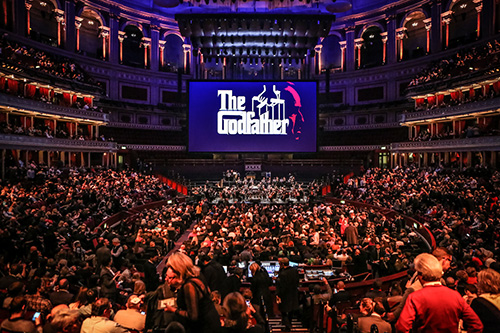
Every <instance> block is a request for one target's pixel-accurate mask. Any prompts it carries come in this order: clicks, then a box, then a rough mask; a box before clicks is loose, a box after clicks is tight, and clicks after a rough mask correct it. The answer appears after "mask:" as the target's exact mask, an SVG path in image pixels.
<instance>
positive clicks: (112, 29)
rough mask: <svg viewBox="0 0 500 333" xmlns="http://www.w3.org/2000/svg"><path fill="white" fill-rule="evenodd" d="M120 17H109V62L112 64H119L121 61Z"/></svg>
mask: <svg viewBox="0 0 500 333" xmlns="http://www.w3.org/2000/svg"><path fill="white" fill-rule="evenodd" d="M118 23H119V17H118V16H117V15H116V14H114V13H111V14H110V17H109V61H110V62H111V63H112V64H118V60H119V59H120V57H119V56H120V48H121V42H120V43H119V41H120V31H119V29H120V28H119V25H118Z"/></svg>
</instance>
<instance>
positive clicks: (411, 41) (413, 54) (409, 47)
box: [403, 12, 427, 60]
mask: <svg viewBox="0 0 500 333" xmlns="http://www.w3.org/2000/svg"><path fill="white" fill-rule="evenodd" d="M424 20H425V15H424V14H423V13H422V12H414V13H411V14H410V15H408V16H407V17H406V19H405V22H404V27H405V28H406V37H407V38H405V39H404V42H403V43H404V44H403V45H404V46H403V59H405V60H406V59H414V58H418V57H421V56H423V55H425V54H426V52H427V49H426V48H427V30H426V29H425V23H424Z"/></svg>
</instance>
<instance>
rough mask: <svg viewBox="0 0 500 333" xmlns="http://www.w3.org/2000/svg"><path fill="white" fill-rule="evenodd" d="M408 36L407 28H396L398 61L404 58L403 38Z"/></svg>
mask: <svg viewBox="0 0 500 333" xmlns="http://www.w3.org/2000/svg"><path fill="white" fill-rule="evenodd" d="M405 36H406V28H405V27H401V28H398V29H396V39H397V41H398V61H402V60H403V55H404V54H403V51H404V45H403V39H404V38H405Z"/></svg>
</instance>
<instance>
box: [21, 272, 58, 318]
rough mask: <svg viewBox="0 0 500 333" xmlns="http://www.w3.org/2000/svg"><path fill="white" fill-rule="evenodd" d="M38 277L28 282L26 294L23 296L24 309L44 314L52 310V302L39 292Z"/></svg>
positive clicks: (39, 282) (39, 283)
mask: <svg viewBox="0 0 500 333" xmlns="http://www.w3.org/2000/svg"><path fill="white" fill-rule="evenodd" d="M40 291H41V281H40V279H37V280H33V281H30V282H28V286H27V293H28V294H27V295H25V296H24V298H25V299H26V302H27V304H26V305H27V306H26V309H27V310H31V311H36V312H41V313H42V314H43V315H44V316H46V315H48V314H49V312H50V310H52V303H51V302H50V300H48V299H47V298H45V297H44V296H43V295H42V294H41V292H40Z"/></svg>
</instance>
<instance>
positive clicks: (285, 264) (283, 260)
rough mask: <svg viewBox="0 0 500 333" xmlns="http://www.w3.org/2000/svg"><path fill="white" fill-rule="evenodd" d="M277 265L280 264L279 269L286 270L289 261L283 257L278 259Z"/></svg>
mask: <svg viewBox="0 0 500 333" xmlns="http://www.w3.org/2000/svg"><path fill="white" fill-rule="evenodd" d="M279 263H280V267H282V268H286V267H288V266H289V265H290V260H288V258H286V257H283V258H280V259H279Z"/></svg>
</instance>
